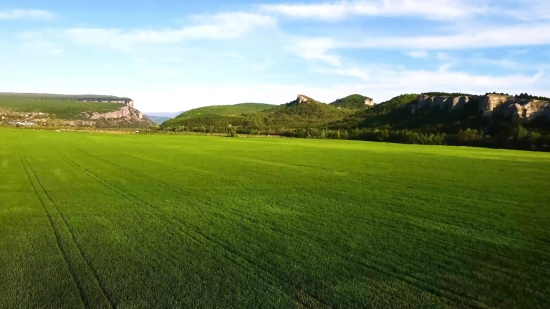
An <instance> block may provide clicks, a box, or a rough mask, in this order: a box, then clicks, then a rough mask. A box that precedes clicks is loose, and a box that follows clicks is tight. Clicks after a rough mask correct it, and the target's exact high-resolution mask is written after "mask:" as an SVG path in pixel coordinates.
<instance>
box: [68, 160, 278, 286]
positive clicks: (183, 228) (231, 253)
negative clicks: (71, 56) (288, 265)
mask: <svg viewBox="0 0 550 309" xmlns="http://www.w3.org/2000/svg"><path fill="white" fill-rule="evenodd" d="M64 160H65V161H66V162H67V163H68V164H70V165H72V166H74V167H75V168H78V169H80V170H81V171H82V172H84V173H85V174H86V175H88V176H89V177H91V178H93V179H94V180H96V181H97V182H98V183H100V184H101V185H103V186H104V187H105V188H106V189H108V190H110V191H111V192H114V193H115V194H117V195H119V196H121V197H123V198H125V199H127V200H129V201H130V202H132V203H133V204H135V205H137V206H146V207H147V208H148V209H149V210H148V211H149V213H151V214H152V215H154V216H156V217H157V218H159V219H161V220H162V221H164V222H166V223H167V224H169V225H171V226H173V227H175V228H176V229H177V230H178V231H180V232H181V233H183V234H185V235H186V236H188V237H189V238H190V239H191V240H192V241H194V242H195V243H198V244H199V245H201V246H202V247H204V248H205V249H207V250H209V251H212V250H213V249H212V247H219V248H221V249H222V250H223V252H225V254H222V255H221V256H222V257H223V258H224V259H225V260H226V261H228V262H229V263H231V264H233V265H235V266H237V267H238V268H240V269H242V270H243V271H244V272H246V273H248V274H250V275H252V276H254V277H256V278H257V279H260V280H261V281H263V282H265V283H267V284H268V285H270V286H271V287H272V288H274V289H276V290H279V291H280V292H281V293H282V294H284V295H288V294H287V293H286V292H285V291H284V289H283V288H282V287H281V286H280V284H277V282H280V280H277V279H278V277H277V276H275V275H273V274H272V273H270V272H268V271H266V270H264V269H263V268H261V267H259V266H258V265H255V264H254V263H252V262H251V261H249V260H248V259H246V258H245V257H244V256H243V255H242V254H240V253H239V252H238V251H236V250H231V249H230V247H229V246H227V245H225V244H222V243H220V242H218V241H215V240H213V239H212V238H211V237H209V236H207V235H206V234H204V233H202V232H201V231H200V230H199V229H197V228H190V227H189V226H187V225H186V224H185V223H183V222H181V221H179V220H170V219H169V218H167V217H166V215H165V214H164V213H163V212H162V211H161V210H159V209H158V208H157V207H155V206H153V205H151V204H149V203H148V202H146V201H144V200H142V199H140V198H138V197H137V196H135V195H133V194H131V193H128V192H123V191H121V190H119V189H116V188H115V187H114V186H112V185H110V184H109V183H108V182H107V181H106V180H105V179H103V178H101V177H100V176H98V175H96V174H94V173H92V172H91V171H89V170H87V169H86V168H84V167H82V166H80V165H79V164H78V163H76V162H74V161H72V160H70V159H69V158H67V157H64ZM175 192H177V191H175ZM152 210H154V211H152ZM191 232H194V233H196V234H197V235H198V236H197V235H194V234H192V233H191ZM208 243H210V244H211V245H210V246H209V245H208ZM214 253H215V252H214ZM214 258H216V259H218V257H217V256H216V255H214ZM238 260H240V261H241V262H242V261H244V262H245V264H247V265H246V266H248V267H246V266H245V265H242V264H239V263H238V262H237V261H238ZM251 269H254V270H256V273H254V272H253V271H251ZM258 273H263V276H260V275H259V274H258ZM265 277H267V278H265ZM270 277H271V278H270ZM283 282H284V281H283Z"/></svg>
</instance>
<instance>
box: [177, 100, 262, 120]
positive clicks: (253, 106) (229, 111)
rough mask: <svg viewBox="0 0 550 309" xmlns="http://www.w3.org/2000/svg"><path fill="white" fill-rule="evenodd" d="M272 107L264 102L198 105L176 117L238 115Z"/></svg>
mask: <svg viewBox="0 0 550 309" xmlns="http://www.w3.org/2000/svg"><path fill="white" fill-rule="evenodd" d="M270 108H273V105H271V104H264V103H241V104H235V105H214V106H205V107H199V108H195V109H192V110H188V111H186V112H183V113H182V114H181V115H179V116H177V117H176V118H184V117H195V116H202V115H217V116H240V115H242V114H249V113H255V112H259V111H263V110H266V109H270Z"/></svg>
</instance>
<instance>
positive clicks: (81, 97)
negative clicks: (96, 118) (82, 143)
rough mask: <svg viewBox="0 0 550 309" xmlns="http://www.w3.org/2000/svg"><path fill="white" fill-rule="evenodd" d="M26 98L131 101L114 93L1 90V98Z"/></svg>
mask: <svg viewBox="0 0 550 309" xmlns="http://www.w3.org/2000/svg"><path fill="white" fill-rule="evenodd" d="M2 97H4V98H6V97H8V98H25V99H41V100H64V101H131V99H130V98H127V97H117V96H113V95H96V94H83V95H73V94H50V93H17V92H0V98H2Z"/></svg>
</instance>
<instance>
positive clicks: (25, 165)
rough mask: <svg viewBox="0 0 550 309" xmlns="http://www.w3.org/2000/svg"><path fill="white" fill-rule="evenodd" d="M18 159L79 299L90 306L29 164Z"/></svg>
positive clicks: (24, 160)
mask: <svg viewBox="0 0 550 309" xmlns="http://www.w3.org/2000/svg"><path fill="white" fill-rule="evenodd" d="M20 159H21V164H22V165H23V169H24V170H25V173H27V178H28V180H29V183H30V184H31V187H32V189H33V191H34V194H35V195H36V198H37V199H38V201H39V202H40V204H41V205H42V208H43V209H44V212H45V213H46V216H47V217H48V221H49V223H50V227H51V228H52V231H53V234H54V236H55V241H56V243H57V248H58V249H59V252H60V253H61V255H62V256H63V260H64V261H65V264H66V265H67V269H68V270H69V272H70V274H71V277H72V279H73V282H74V283H75V285H76V288H77V289H78V293H79V296H80V300H81V301H82V304H83V305H84V307H86V308H90V304H89V302H88V299H87V297H86V295H85V293H84V290H83V289H82V285H81V284H80V281H79V280H78V276H77V275H76V271H75V269H74V267H73V265H72V263H71V262H70V261H69V257H68V255H67V252H65V250H64V249H63V245H62V241H61V235H59V231H58V230H57V228H56V227H55V224H54V222H53V219H52V215H51V214H50V212H49V211H48V208H47V207H46V205H45V203H44V201H43V200H42V198H40V194H38V189H37V188H36V185H35V183H34V181H32V177H31V172H29V169H30V165H29V163H28V161H27V158H25V159H23V156H21V157H20ZM32 173H33V176H34V178H35V179H36V180H37V178H36V174H35V173H34V171H33V172H32Z"/></svg>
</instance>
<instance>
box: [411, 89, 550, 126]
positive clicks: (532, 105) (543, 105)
mask: <svg viewBox="0 0 550 309" xmlns="http://www.w3.org/2000/svg"><path fill="white" fill-rule="evenodd" d="M471 104H474V105H475V106H474V107H475V108H476V109H477V110H478V111H479V112H480V113H482V114H483V115H485V116H502V117H505V118H509V117H511V118H512V119H513V120H516V121H525V120H533V119H535V118H538V117H540V116H548V117H550V102H549V101H543V100H535V99H524V98H519V97H514V96H507V95H501V94H487V95H482V96H468V95H461V96H449V97H446V96H430V95H426V94H421V95H420V96H419V98H418V101H417V102H415V103H412V104H411V105H410V109H411V113H412V114H416V113H417V112H418V111H420V110H422V109H425V108H429V109H439V110H447V111H448V112H455V111H458V112H461V111H463V110H464V108H465V107H466V105H471Z"/></svg>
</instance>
